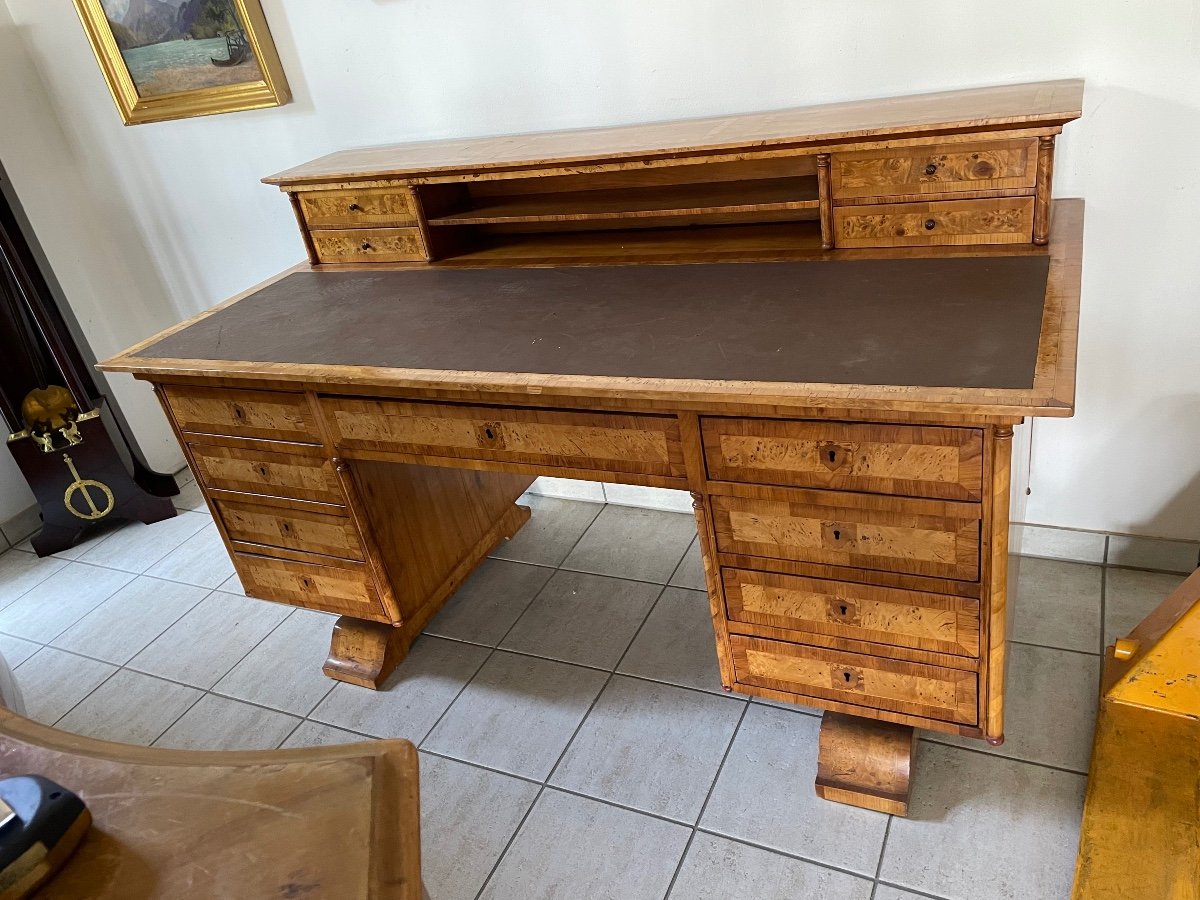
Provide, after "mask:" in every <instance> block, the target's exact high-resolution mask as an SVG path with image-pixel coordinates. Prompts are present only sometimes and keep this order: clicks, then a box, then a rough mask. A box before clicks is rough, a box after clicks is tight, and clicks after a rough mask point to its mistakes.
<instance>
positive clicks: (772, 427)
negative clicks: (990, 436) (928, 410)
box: [700, 416, 983, 500]
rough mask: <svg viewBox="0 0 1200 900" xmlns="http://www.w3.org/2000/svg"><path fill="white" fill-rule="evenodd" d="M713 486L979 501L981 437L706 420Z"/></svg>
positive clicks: (954, 431) (944, 431) (961, 432)
mask: <svg viewBox="0 0 1200 900" xmlns="http://www.w3.org/2000/svg"><path fill="white" fill-rule="evenodd" d="M700 429H701V433H702V435H703V438H704V457H705V462H706V464H707V466H708V472H709V477H710V478H712V479H713V480H715V481H737V482H743V483H750V484H779V485H790V486H795V487H814V488H834V489H837V490H846V491H869V492H871V493H878V494H896V495H900V496H908V497H938V498H942V499H946V500H978V499H980V497H981V496H982V491H983V431H982V430H981V429H978V428H945V427H940V426H932V425H886V424H856V423H844V422H822V421H803V420H792V419H734V418H720V417H716V416H711V417H710V416H706V417H704V418H703V419H701V422H700Z"/></svg>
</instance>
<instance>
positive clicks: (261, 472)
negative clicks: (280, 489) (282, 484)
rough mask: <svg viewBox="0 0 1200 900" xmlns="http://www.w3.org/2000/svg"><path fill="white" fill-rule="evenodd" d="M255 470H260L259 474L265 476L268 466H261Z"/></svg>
mask: <svg viewBox="0 0 1200 900" xmlns="http://www.w3.org/2000/svg"><path fill="white" fill-rule="evenodd" d="M254 471H256V472H258V474H259V475H260V476H262V477H263V478H266V477H267V467H266V466H259V467H258V468H256V469H255V470H254Z"/></svg>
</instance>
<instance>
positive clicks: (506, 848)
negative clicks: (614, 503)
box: [427, 504, 686, 900]
mask: <svg viewBox="0 0 1200 900" xmlns="http://www.w3.org/2000/svg"><path fill="white" fill-rule="evenodd" d="M605 506H607V504H605ZM601 512H603V508H602V509H601ZM599 518H600V513H597V514H596V518H595V519H593V520H592V524H591V525H589V526H588V527H587V528H585V529H584V531H583V534H581V535H580V536H579V540H577V541H576V542H575V544H574V545H573V546H572V547H571V549H570V551H568V552H567V555H566V556H565V557H563V560H564V561H565V560H567V559H569V558H570V556H571V554H572V553H574V552H575V548H576V547H578V546H579V544H580V542H581V541H582V540H583V539H584V537H585V536H586V535H587V533H588V531H590V530H591V529H592V526H593V525H595V523H596V519H599ZM684 552H686V548H685V551H684ZM560 571H561V569H560ZM547 584H549V580H547ZM544 589H545V588H544V587H543V590H544ZM666 589H667V586H666V585H665V584H664V585H662V586H661V589H660V590H659V592H658V597H656V598H655V599H654V603H652V604H650V609H649V610H647V611H646V615H645V617H644V618H643V619H642V625H645V624H646V619H648V618H649V617H650V612H651V611H652V610H653V609H654V607H655V606H657V605H658V601H659V598H661V597H662V593H663V591H665V590H666ZM538 593H539V594H540V593H541V591H539V592H538ZM530 602H531V603H532V602H533V601H530ZM522 615H523V613H522ZM513 626H514V627H515V626H516V623H515V622H514V623H513ZM641 630H642V629H641V626H639V627H638V630H637V633H635V634H634V636H633V638H632V639H631V640H630V642H629V644H630V645H632V644H633V641H634V640H636V639H637V634H639V633H641ZM511 631H512V628H510V629H509V631H508V632H505V634H504V637H508V634H509V632H511ZM503 640H504V638H501V639H500V643H502V642H503ZM628 652H629V646H626V648H625V653H628ZM493 653H495V651H493ZM625 653H622V654H621V658H620V659H618V660H617V663H616V665H614V666H613V670H612V671H610V672H609V673H608V677H607V678H605V679H604V684H602V685H601V686H600V690H598V691H597V692H596V696H594V697H593V698H592V702H591V703H590V704H589V705H588V708H587V711H586V712H585V713H584V714H583V715H582V716H581V717H580V718H579V722H578V723H577V724H576V725H575V730H574V731H572V732H571V737H570V738H569V739H568V740H567V742H566V744H564V745H563V749H562V752H561V753H559V754H558V759H557V760H555V762H554V765H553V766H551V767H550V771H549V772H547V774H546V777H545V778H544V779H542V783H541V785H540V786H539V787H538V791H537V793H536V794H535V795H534V797H533V801H532V802H531V803H530V804H529V808H528V809H527V810H525V815H523V816H521V821H520V822H518V823H517V827H516V828H515V829H514V830H513V833H512V834H511V835H509V837H508V840H507V841H506V842H505V844H504V849H503V850H501V851H500V854H499V855H498V856H497V857H496V862H495V863H493V864H492V867H491V869H490V870H488V874H487V877H486V878H484V879H483V883H482V884H481V885H480V886H479V890H478V891H477V892H476V894H475V900H479V898H480V897H482V896H483V892H484V891H486V890H487V887H488V885H489V884H490V883H491V881H492V878H494V877H495V875H496V872H497V871H498V870H499V868H500V866H501V864H502V863H503V862H504V860H505V858H506V857H507V856H508V851H509V850H510V849H512V845H513V843H514V842H515V841H516V839H517V836H518V835H519V834H520V833H521V830H522V829H523V828H524V827H525V823H526V822H527V821H529V817H530V815H532V814H533V810H534V809H535V808H536V807H537V804H538V801H540V800H541V799H542V795H543V794H544V793H545V792H546V788H547V786H548V785H549V783H550V779H551V778H553V777H554V773H555V771H557V769H558V767H559V765H561V764H562V761H563V759H564V758H565V757H566V755H567V752H568V751H569V750H570V749H571V745H572V744H573V743H575V738H576V737H577V736H578V735H579V731H580V729H582V728H583V724H584V723H585V722H586V721H587V720H588V716H590V715H591V714H592V710H594V709H595V708H596V703H597V702H598V701H599V699H600V697H601V696H602V695H603V694H604V691H605V690H606V689H607V688H608V686H609V684H611V683H612V680H613V677H614V674H615V672H616V668H617V666H619V665H620V664H621V661H622V660H624V659H625ZM488 658H489V659H490V658H491V657H490V656H489V657H488ZM451 705H453V704H451ZM443 715H445V713H443ZM427 737H428V735H427Z"/></svg>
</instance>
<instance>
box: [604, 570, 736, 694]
mask: <svg viewBox="0 0 1200 900" xmlns="http://www.w3.org/2000/svg"><path fill="white" fill-rule="evenodd" d="M617 671H618V672H623V673H625V674H627V675H637V676H640V677H642V678H650V679H652V680H654V681H665V682H667V683H668V684H678V685H681V686H683V687H692V688H699V689H700V690H703V691H713V692H714V693H718V694H719V693H723V692H724V690H723V688H722V687H721V670H720V669H719V668H718V666H717V643H716V639H715V638H714V637H713V627H712V614H711V613H710V612H709V606H708V594H707V593H701V592H700V591H687V590H684V589H682V588H667V589H666V590H665V591H663V594H662V596H661V597H660V598H659V600H658V603H656V604H655V606H654V610H653V611H652V612H651V613H650V616H649V618H647V619H646V624H644V625H643V626H642V630H641V631H639V632H638V636H637V638H636V639H635V640H634V642H633V644H632V646H630V648H629V650H628V651H627V652H626V654H625V656H624V658H623V659H622V660H621V664H620V665H619V666H617ZM727 696H730V697H733V696H737V695H735V694H727Z"/></svg>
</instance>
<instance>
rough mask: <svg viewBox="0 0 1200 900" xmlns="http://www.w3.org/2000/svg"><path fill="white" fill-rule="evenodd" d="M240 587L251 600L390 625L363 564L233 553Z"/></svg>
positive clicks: (389, 619) (389, 618)
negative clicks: (240, 582)
mask: <svg viewBox="0 0 1200 900" xmlns="http://www.w3.org/2000/svg"><path fill="white" fill-rule="evenodd" d="M233 564H234V566H235V567H236V568H237V573H238V577H239V578H241V580H242V586H243V587H244V588H245V589H246V593H247V594H249V595H250V596H251V597H258V598H260V599H263V600H274V601H275V602H276V603H288V604H290V605H292V606H303V607H306V608H308V609H319V610H322V611H323V612H329V613H336V614H337V615H343V616H354V617H355V618H357V619H371V620H372V621H375V622H390V621H391V617H390V616H388V614H387V613H386V612H385V611H384V608H383V604H382V603H381V602H380V600H379V594H378V592H377V591H376V590H375V585H374V581H373V580H372V578H371V574H370V572H368V571H367V566H366V565H365V564H364V563H352V562H346V563H343V564H338V565H317V564H314V563H307V562H296V561H295V560H290V559H276V558H275V557H273V556H257V555H255V554H253V553H234V554H233Z"/></svg>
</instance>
